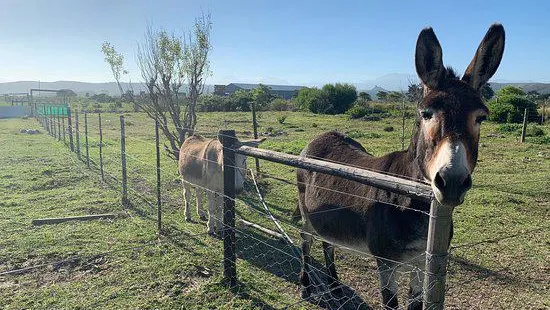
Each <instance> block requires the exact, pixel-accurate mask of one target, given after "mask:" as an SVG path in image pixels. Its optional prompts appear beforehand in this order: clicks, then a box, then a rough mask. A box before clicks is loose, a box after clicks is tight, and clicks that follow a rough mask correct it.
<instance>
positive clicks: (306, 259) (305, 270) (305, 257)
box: [300, 232, 313, 299]
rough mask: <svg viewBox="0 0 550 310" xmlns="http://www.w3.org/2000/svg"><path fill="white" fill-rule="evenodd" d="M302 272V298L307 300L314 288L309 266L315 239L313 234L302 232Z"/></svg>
mask: <svg viewBox="0 0 550 310" xmlns="http://www.w3.org/2000/svg"><path fill="white" fill-rule="evenodd" d="M301 236H302V240H303V241H302V270H301V271H300V283H301V284H302V298H303V299H307V298H309V297H311V293H313V287H312V285H311V284H312V283H311V279H310V278H309V269H310V267H309V265H310V264H311V256H309V251H310V249H311V243H312V242H313V237H312V236H311V234H309V233H306V232H302V233H301Z"/></svg>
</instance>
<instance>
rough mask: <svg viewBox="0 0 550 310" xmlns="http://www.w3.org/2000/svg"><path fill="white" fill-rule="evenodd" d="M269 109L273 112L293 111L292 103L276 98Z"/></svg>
mask: <svg viewBox="0 0 550 310" xmlns="http://www.w3.org/2000/svg"><path fill="white" fill-rule="evenodd" d="M269 109H270V110H272V111H289V110H292V103H291V102H290V101H287V100H284V99H282V98H275V99H274V100H273V101H271V103H270V104H269Z"/></svg>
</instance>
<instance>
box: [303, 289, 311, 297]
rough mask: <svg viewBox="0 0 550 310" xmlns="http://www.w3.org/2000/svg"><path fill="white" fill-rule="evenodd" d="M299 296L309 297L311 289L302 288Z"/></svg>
mask: <svg viewBox="0 0 550 310" xmlns="http://www.w3.org/2000/svg"><path fill="white" fill-rule="evenodd" d="M301 297H302V299H309V298H310V297H311V290H309V289H307V288H302V293H301Z"/></svg>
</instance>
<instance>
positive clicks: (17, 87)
mask: <svg viewBox="0 0 550 310" xmlns="http://www.w3.org/2000/svg"><path fill="white" fill-rule="evenodd" d="M121 86H122V88H123V89H124V90H129V89H133V90H134V93H136V94H138V93H139V92H140V91H142V90H146V89H147V88H146V87H145V84H143V83H132V84H131V85H130V83H121ZM39 87H40V88H41V89H54V90H55V89H70V90H72V91H74V92H75V93H77V94H78V95H81V96H83V95H85V94H86V93H88V94H90V95H93V94H108V95H110V96H120V91H119V90H118V86H117V84H116V83H115V82H108V83H87V82H77V81H57V82H40V85H39V84H38V82H37V81H18V82H5V83H0V94H6V93H26V92H29V91H30V89H31V88H39ZM205 88H206V90H205V92H206V93H210V92H212V90H213V88H214V87H213V86H212V85H206V87H205ZM185 89H186V87H185V85H184V86H183V87H182V91H185Z"/></svg>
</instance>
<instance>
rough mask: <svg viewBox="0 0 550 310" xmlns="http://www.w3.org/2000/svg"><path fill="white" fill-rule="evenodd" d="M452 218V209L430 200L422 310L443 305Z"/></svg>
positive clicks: (439, 307)
mask: <svg viewBox="0 0 550 310" xmlns="http://www.w3.org/2000/svg"><path fill="white" fill-rule="evenodd" d="M452 216H453V208H452V207H447V206H444V205H441V204H440V203H439V202H438V201H437V200H435V199H434V200H432V204H431V206H430V223H429V224H428V241H427V245H426V269H425V271H424V309H430V310H432V309H433V310H439V309H441V310H442V309H443V308H444V305H445V278H446V276H447V256H448V249H449V238H450V237H451V225H452V222H453V217H452Z"/></svg>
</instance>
